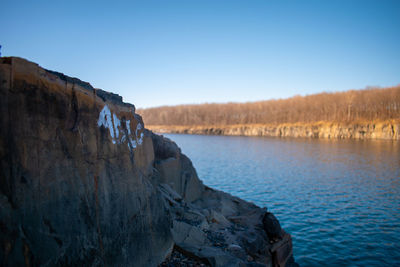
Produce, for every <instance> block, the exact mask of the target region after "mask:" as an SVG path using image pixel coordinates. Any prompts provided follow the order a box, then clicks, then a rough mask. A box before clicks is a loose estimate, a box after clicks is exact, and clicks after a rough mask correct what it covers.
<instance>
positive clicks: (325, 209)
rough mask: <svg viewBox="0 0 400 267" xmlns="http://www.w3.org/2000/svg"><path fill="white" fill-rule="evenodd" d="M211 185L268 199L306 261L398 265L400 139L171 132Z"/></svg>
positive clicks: (298, 256)
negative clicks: (273, 136)
mask: <svg viewBox="0 0 400 267" xmlns="http://www.w3.org/2000/svg"><path fill="white" fill-rule="evenodd" d="M166 136H167V137H169V138H170V139H172V140H174V141H175V142H176V143H177V144H178V145H179V146H180V147H181V149H182V151H183V153H185V154H186V155H188V156H189V157H190V158H191V159H192V161H193V164H194V166H195V168H196V169H197V172H198V174H199V177H200V178H201V179H202V180H203V181H204V183H205V184H206V185H208V186H211V187H214V188H217V189H220V190H223V191H226V192H229V193H231V194H233V195H236V196H239V197H241V198H243V199H246V200H248V201H252V202H254V203H256V204H257V205H259V206H265V207H268V209H269V210H270V211H271V212H273V213H274V214H275V215H276V216H277V217H278V219H279V220H280V222H281V224H282V226H283V227H284V228H285V229H286V230H287V231H288V232H289V233H291V234H292V237H293V242H294V254H295V258H296V261H297V262H298V263H300V265H302V266H321V265H322V266H400V142H392V141H375V140H368V141H357V140H323V139H320V140H314V139H279V138H262V137H227V136H199V135H173V134H168V135H166Z"/></svg>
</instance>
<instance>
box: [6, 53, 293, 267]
mask: <svg viewBox="0 0 400 267" xmlns="http://www.w3.org/2000/svg"><path fill="white" fill-rule="evenodd" d="M176 255H179V257H176ZM177 259H180V260H177ZM183 261H184V262H186V263H187V264H186V265H185V264H184V263H183ZM190 262H192V263H190ZM190 264H192V265H196V264H197V265H201V264H202V265H208V266H285V265H286V266H290V265H296V264H295V263H294V260H293V256H292V243H291V238H290V235H289V234H287V233H285V231H284V230H283V229H281V227H280V225H279V222H278V221H277V220H276V218H275V217H274V216H273V214H271V213H269V212H267V211H266V209H265V208H263V209H262V208H259V207H257V206H255V205H254V204H252V203H248V202H246V201H243V200H241V199H239V198H236V197H233V196H231V195H229V194H226V193H223V192H220V191H216V190H213V189H211V188H208V187H207V186H205V185H203V184H202V182H201V180H199V178H198V177H197V174H196V171H195V169H194V168H193V166H192V163H191V161H190V159H188V158H187V157H186V156H185V155H183V154H182V153H181V151H180V149H179V148H178V147H177V146H176V144H175V143H173V142H172V141H170V140H168V139H166V138H164V137H162V136H158V135H156V134H153V133H152V132H151V131H148V130H146V129H145V128H144V124H143V121H142V119H141V117H140V116H138V115H137V114H136V113H135V107H134V106H133V105H131V104H127V103H123V102H122V98H121V97H119V96H118V95H115V94H111V93H108V92H105V91H103V90H100V89H95V88H93V87H92V86H91V85H90V84H89V83H86V82H82V81H80V80H79V79H76V78H70V77H68V76H65V75H63V74H61V73H57V72H53V71H48V70H45V69H43V68H41V67H39V66H38V65H37V64H34V63H31V62H28V61H26V60H24V59H21V58H14V57H13V58H0V265H2V266H105V265H108V266H157V265H162V266H190Z"/></svg>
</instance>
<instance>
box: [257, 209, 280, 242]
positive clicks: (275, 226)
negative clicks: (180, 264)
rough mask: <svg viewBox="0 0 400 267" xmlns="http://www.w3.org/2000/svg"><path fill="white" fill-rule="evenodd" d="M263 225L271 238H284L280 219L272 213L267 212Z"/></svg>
mask: <svg viewBox="0 0 400 267" xmlns="http://www.w3.org/2000/svg"><path fill="white" fill-rule="evenodd" d="M262 223H263V227H264V230H265V232H266V233H267V235H268V238H269V239H270V240H274V239H280V238H282V235H283V233H282V228H281V225H280V224H279V221H278V219H276V217H275V216H274V215H273V214H272V213H270V212H266V213H265V214H264V217H263V219H262Z"/></svg>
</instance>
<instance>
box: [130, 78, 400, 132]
mask: <svg viewBox="0 0 400 267" xmlns="http://www.w3.org/2000/svg"><path fill="white" fill-rule="evenodd" d="M138 113H139V114H141V115H142V116H143V119H144V121H145V122H146V124H147V125H165V126H172V125H178V126H193V125H199V126H207V125H238V124H283V123H314V122H319V121H327V122H337V123H349V122H365V121H367V122H369V121H371V122H372V121H373V122H375V121H387V120H393V119H399V118H400V85H399V86H395V87H389V88H384V89H379V88H370V89H364V90H351V91H347V92H337V93H319V94H314V95H308V96H294V97H291V98H287V99H279V100H267V101H259V102H248V103H226V104H199V105H179V106H162V107H156V108H148V109H139V110H138Z"/></svg>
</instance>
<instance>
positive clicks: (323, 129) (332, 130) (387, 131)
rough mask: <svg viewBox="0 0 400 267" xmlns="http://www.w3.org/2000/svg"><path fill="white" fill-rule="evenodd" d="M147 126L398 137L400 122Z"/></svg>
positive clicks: (155, 128)
mask: <svg viewBox="0 0 400 267" xmlns="http://www.w3.org/2000/svg"><path fill="white" fill-rule="evenodd" d="M148 127H149V129H151V130H153V131H155V132H159V133H184V134H209V135H243V136H269V137H303V138H339V139H386V140H400V122H398V121H389V122H377V123H352V124H338V123H314V124H279V125H230V126H194V127H190V126H164V125H150V126H148Z"/></svg>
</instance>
